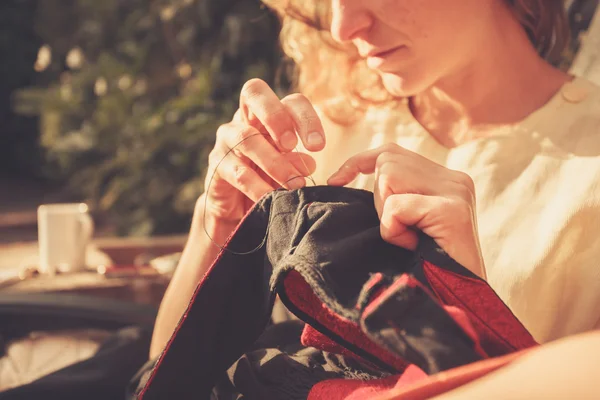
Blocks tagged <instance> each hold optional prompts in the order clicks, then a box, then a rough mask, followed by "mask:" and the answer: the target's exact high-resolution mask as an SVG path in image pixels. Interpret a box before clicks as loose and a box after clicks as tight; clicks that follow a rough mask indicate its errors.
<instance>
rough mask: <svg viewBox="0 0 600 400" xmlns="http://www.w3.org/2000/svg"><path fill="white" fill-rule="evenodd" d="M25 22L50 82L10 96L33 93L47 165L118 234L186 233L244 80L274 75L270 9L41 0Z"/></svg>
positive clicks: (195, 2) (169, 1)
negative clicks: (40, 47)
mask: <svg viewBox="0 0 600 400" xmlns="http://www.w3.org/2000/svg"><path fill="white" fill-rule="evenodd" d="M36 28H37V30H38V33H39V35H40V36H41V37H42V39H43V41H44V43H46V44H47V45H48V46H49V48H50V50H51V52H52V61H51V63H50V65H48V66H45V68H46V71H50V72H47V73H54V74H55V82H54V83H53V84H52V85H50V87H49V88H47V89H43V90H40V89H37V90H29V91H24V92H22V93H21V94H20V97H21V98H22V99H25V101H23V103H24V104H31V103H32V102H36V101H37V104H38V111H39V112H40V114H41V138H40V140H41V144H42V145H43V146H44V148H45V149H46V150H47V155H48V162H49V163H48V166H47V168H46V171H47V172H48V173H49V174H51V175H52V176H53V177H55V178H64V177H66V178H68V180H69V182H70V187H71V188H72V189H73V190H74V191H75V192H76V193H79V194H81V195H83V196H84V197H85V199H86V200H87V201H88V202H89V203H90V204H91V205H92V206H93V207H94V208H96V209H97V210H100V211H103V212H105V213H107V214H108V215H109V216H111V217H112V221H113V222H114V223H115V224H116V226H117V228H118V232H119V233H120V234H123V235H148V234H163V233H171V232H185V231H187V229H188V227H189V220H190V216H191V213H192V211H193V207H194V204H195V201H196V199H197V197H198V196H199V195H200V194H201V192H202V190H203V176H204V173H205V171H204V168H205V166H206V158H207V155H208V152H209V151H210V150H211V148H212V145H213V143H214V136H215V132H216V129H217V127H218V126H219V125H220V124H222V123H224V122H226V121H227V120H230V119H231V116H232V115H233V113H234V111H235V109H236V108H237V102H238V94H239V90H240V87H241V85H242V84H243V80H244V79H245V78H246V77H247V76H255V77H260V78H263V79H265V80H267V81H269V82H273V80H274V76H275V73H276V68H277V63H278V59H279V57H280V54H279V50H278V46H277V35H278V24H277V21H276V19H275V18H274V16H273V15H271V14H270V13H269V12H268V11H267V10H266V9H264V8H262V7H261V5H260V2H259V1H258V0H110V1H109V0H103V1H96V0H43V1H42V2H40V3H39V9H38V20H37V22H36ZM25 108H27V107H25Z"/></svg>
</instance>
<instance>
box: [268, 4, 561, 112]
mask: <svg viewBox="0 0 600 400" xmlns="http://www.w3.org/2000/svg"><path fill="white" fill-rule="evenodd" d="M505 1H507V3H508V4H509V5H510V7H511V8H512V10H513V12H514V14H515V16H516V17H517V19H518V20H519V21H520V22H521V25H522V26H523V28H524V29H525V31H526V32H527V34H528V36H529V38H530V40H531V42H532V43H533V45H534V46H535V47H536V48H537V50H538V52H539V54H540V55H541V56H542V57H544V58H545V59H546V60H548V61H550V62H554V61H556V60H558V59H559V58H560V56H561V54H562V52H563V50H564V49H565V48H566V46H567V44H568V41H569V26H568V20H567V16H566V11H565V3H564V0H505ZM263 2H264V3H265V4H266V5H267V6H268V7H270V8H271V9H273V10H274V11H275V12H276V13H277V14H278V15H279V17H280V19H281V23H282V30H281V36H280V39H281V44H282V47H283V50H284V52H285V54H286V55H287V56H288V57H289V58H290V59H291V60H292V61H293V63H294V74H293V76H294V87H295V89H296V90H299V91H301V92H302V93H303V94H305V95H306V96H307V97H309V98H310V99H311V100H312V101H313V102H314V103H316V104H319V105H321V106H322V107H323V109H324V111H325V113H326V114H327V116H328V117H329V118H330V119H332V120H333V121H335V122H337V123H350V122H352V121H355V120H356V118H357V116H360V115H361V112H362V111H364V110H366V108H367V107H368V106H371V105H389V104H392V105H393V103H394V102H396V101H398V99H394V98H393V97H392V96H391V95H390V94H389V93H388V92H387V91H386V90H385V89H384V87H383V84H382V82H381V79H380V78H379V76H378V75H377V74H376V73H375V72H373V71H371V70H369V69H368V68H367V67H366V63H365V62H364V60H361V58H360V57H359V55H358V53H357V52H356V49H354V48H353V47H352V46H347V47H345V46H342V45H340V44H338V43H336V42H334V40H333V39H332V37H331V34H330V33H329V27H330V21H331V10H330V8H329V4H328V3H329V2H328V1H323V0H263ZM324 66H326V67H325V68H324Z"/></svg>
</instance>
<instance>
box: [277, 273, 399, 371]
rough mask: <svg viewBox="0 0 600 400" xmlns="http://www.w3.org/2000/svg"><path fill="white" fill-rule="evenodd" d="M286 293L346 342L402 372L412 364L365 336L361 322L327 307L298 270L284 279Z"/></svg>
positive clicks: (300, 307) (303, 309)
mask: <svg viewBox="0 0 600 400" xmlns="http://www.w3.org/2000/svg"><path fill="white" fill-rule="evenodd" d="M283 287H284V290H285V294H286V296H287V297H288V299H289V301H291V302H292V303H293V304H294V305H295V306H296V307H297V308H298V309H299V310H301V311H302V312H303V313H305V314H306V315H309V316H311V317H312V318H314V319H315V320H316V321H318V322H319V323H320V324H321V325H323V326H324V327H326V328H327V329H328V330H329V331H331V332H333V333H334V334H335V335H337V336H339V337H341V338H344V340H345V341H347V342H348V343H351V344H352V345H354V346H356V347H358V348H360V349H361V350H363V351H365V352H367V353H369V354H371V355H373V356H374V357H376V358H377V359H379V360H380V361H382V362H383V363H385V364H387V365H388V366H390V367H392V368H393V369H394V370H396V371H398V372H401V371H404V370H405V369H406V367H407V366H408V363H407V362H406V361H404V360H403V359H401V358H399V357H397V356H395V355H393V354H391V353H389V352H387V351H385V350H383V349H382V348H380V347H379V346H378V345H376V344H375V343H373V342H372V341H371V339H369V338H368V337H367V335H365V334H364V333H363V332H362V330H361V329H360V326H358V324H356V323H354V322H352V321H349V320H346V319H343V318H341V317H340V316H339V315H337V314H335V313H334V312H333V311H331V310H330V309H329V308H327V307H326V306H325V305H324V304H323V303H322V302H321V301H320V300H319V298H318V297H317V296H316V295H315V294H314V293H313V291H312V289H311V288H310V286H309V285H308V283H306V281H305V280H304V278H303V277H302V275H300V273H298V272H297V271H290V272H289V273H288V274H287V275H286V277H285V279H284V282H283Z"/></svg>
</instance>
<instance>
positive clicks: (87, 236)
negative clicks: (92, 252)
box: [79, 213, 94, 246]
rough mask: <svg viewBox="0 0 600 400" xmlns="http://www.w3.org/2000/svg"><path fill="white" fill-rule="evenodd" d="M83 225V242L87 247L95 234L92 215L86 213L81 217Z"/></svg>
mask: <svg viewBox="0 0 600 400" xmlns="http://www.w3.org/2000/svg"><path fill="white" fill-rule="evenodd" d="M79 222H80V223H81V241H82V242H83V243H84V244H85V245H86V246H87V244H88V243H89V241H90V240H91V239H92V235H93V234H94V220H93V219H92V217H91V216H90V214H87V213H84V214H81V215H80V216H79Z"/></svg>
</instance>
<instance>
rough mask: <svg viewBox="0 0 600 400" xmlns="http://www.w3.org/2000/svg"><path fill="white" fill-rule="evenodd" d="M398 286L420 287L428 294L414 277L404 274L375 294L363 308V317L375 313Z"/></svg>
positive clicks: (393, 293)
mask: <svg viewBox="0 0 600 400" xmlns="http://www.w3.org/2000/svg"><path fill="white" fill-rule="evenodd" d="M400 286H409V287H420V288H421V289H423V290H424V291H426V292H429V290H428V289H427V288H426V287H425V286H423V285H421V283H420V282H419V281H417V280H416V279H415V278H414V277H412V276H410V275H407V274H404V275H402V276H400V277H399V278H398V279H396V280H395V281H394V283H392V284H391V285H390V286H389V287H387V288H385V290H382V291H381V292H379V293H377V295H376V296H374V298H373V300H371V302H370V303H369V305H368V306H366V307H365V310H364V311H363V317H364V316H365V315H369V314H370V313H372V312H373V311H375V310H376V309H377V308H378V307H379V306H380V305H381V303H382V302H383V301H384V300H386V299H387V298H389V297H390V296H394V295H395V293H396V290H397V289H398V287H400Z"/></svg>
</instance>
